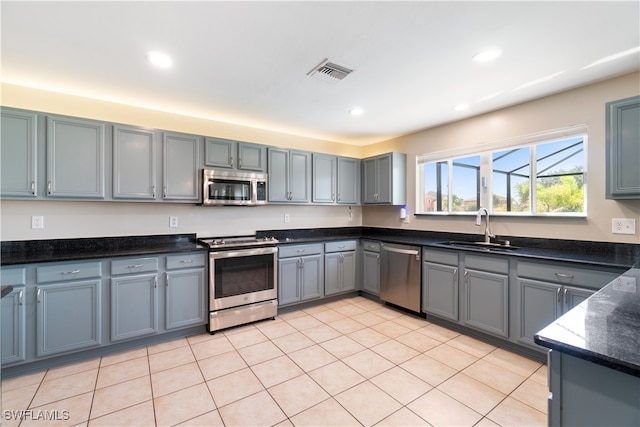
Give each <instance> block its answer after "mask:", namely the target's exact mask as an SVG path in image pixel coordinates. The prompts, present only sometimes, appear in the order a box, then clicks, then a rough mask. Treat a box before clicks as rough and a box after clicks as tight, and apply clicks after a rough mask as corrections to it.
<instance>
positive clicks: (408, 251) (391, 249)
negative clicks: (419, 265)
mask: <svg viewBox="0 0 640 427" xmlns="http://www.w3.org/2000/svg"><path fill="white" fill-rule="evenodd" d="M382 249H384V250H385V251H388V252H395V253H397V254H403V255H413V256H415V257H416V261H420V251H418V250H414V249H402V248H395V247H391V246H385V245H382Z"/></svg>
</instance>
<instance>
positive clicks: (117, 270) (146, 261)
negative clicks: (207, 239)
mask: <svg viewBox="0 0 640 427" xmlns="http://www.w3.org/2000/svg"><path fill="white" fill-rule="evenodd" d="M157 270H158V258H156V257H154V258H128V259H119V260H116V261H111V274H112V275H114V276H116V275H118V274H136V273H146V272H148V271H157Z"/></svg>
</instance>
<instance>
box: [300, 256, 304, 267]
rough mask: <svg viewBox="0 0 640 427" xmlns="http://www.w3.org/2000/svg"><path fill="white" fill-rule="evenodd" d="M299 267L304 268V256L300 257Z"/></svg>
mask: <svg viewBox="0 0 640 427" xmlns="http://www.w3.org/2000/svg"><path fill="white" fill-rule="evenodd" d="M300 268H304V258H300Z"/></svg>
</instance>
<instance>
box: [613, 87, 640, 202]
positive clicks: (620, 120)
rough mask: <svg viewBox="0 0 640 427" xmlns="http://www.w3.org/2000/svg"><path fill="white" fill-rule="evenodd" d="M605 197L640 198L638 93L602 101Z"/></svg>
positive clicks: (639, 108) (639, 112) (639, 114)
mask: <svg viewBox="0 0 640 427" xmlns="http://www.w3.org/2000/svg"><path fill="white" fill-rule="evenodd" d="M606 132H607V135H606V140H607V198H608V199H640V167H638V165H639V164H640V96H634V97H631V98H626V99H622V100H619V101H614V102H609V103H607V104H606Z"/></svg>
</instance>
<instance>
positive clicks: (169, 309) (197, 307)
mask: <svg viewBox="0 0 640 427" xmlns="http://www.w3.org/2000/svg"><path fill="white" fill-rule="evenodd" d="M206 259H207V258H206V255H205V254H203V253H193V254H179V255H170V256H167V260H166V261H167V272H166V273H165V291H166V292H165V328H166V329H167V330H169V329H177V328H183V327H186V326H193V325H200V324H204V323H206V321H207V311H206V302H207V298H206V296H207V289H206V286H207V281H206V277H207V276H206V272H205V262H206Z"/></svg>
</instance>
